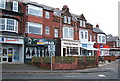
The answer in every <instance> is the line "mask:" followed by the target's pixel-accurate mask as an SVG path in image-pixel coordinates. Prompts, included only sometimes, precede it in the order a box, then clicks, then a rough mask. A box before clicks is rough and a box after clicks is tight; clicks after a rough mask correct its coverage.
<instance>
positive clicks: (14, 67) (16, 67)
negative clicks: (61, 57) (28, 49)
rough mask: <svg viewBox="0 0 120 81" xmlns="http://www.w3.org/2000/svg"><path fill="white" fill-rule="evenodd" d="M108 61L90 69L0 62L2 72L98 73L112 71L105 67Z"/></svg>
mask: <svg viewBox="0 0 120 81" xmlns="http://www.w3.org/2000/svg"><path fill="white" fill-rule="evenodd" d="M114 62H118V61H114ZM114 62H111V63H108V62H105V63H99V67H98V68H88V69H78V70H52V71H51V70H50V69H44V68H40V67H37V66H32V65H29V64H0V65H2V73H94V72H95V73H96V72H110V71H111V69H109V68H105V67H104V66H107V65H109V64H112V63H114Z"/></svg>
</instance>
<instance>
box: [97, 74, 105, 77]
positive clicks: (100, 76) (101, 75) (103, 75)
mask: <svg viewBox="0 0 120 81" xmlns="http://www.w3.org/2000/svg"><path fill="white" fill-rule="evenodd" d="M98 76H99V77H106V76H105V75H103V74H101V75H98Z"/></svg>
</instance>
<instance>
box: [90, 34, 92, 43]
mask: <svg viewBox="0 0 120 81" xmlns="http://www.w3.org/2000/svg"><path fill="white" fill-rule="evenodd" d="M90 42H92V34H90Z"/></svg>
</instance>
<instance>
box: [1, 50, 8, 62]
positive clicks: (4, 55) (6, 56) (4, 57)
mask: <svg viewBox="0 0 120 81" xmlns="http://www.w3.org/2000/svg"><path fill="white" fill-rule="evenodd" d="M2 62H3V63H4V62H8V53H7V48H3V49H2Z"/></svg>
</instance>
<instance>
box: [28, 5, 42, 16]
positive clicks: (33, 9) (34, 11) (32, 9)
mask: <svg viewBox="0 0 120 81" xmlns="http://www.w3.org/2000/svg"><path fill="white" fill-rule="evenodd" d="M27 7H28V14H30V15H34V16H38V17H42V16H43V9H42V8H41V7H37V6H33V5H28V6H27Z"/></svg>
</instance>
